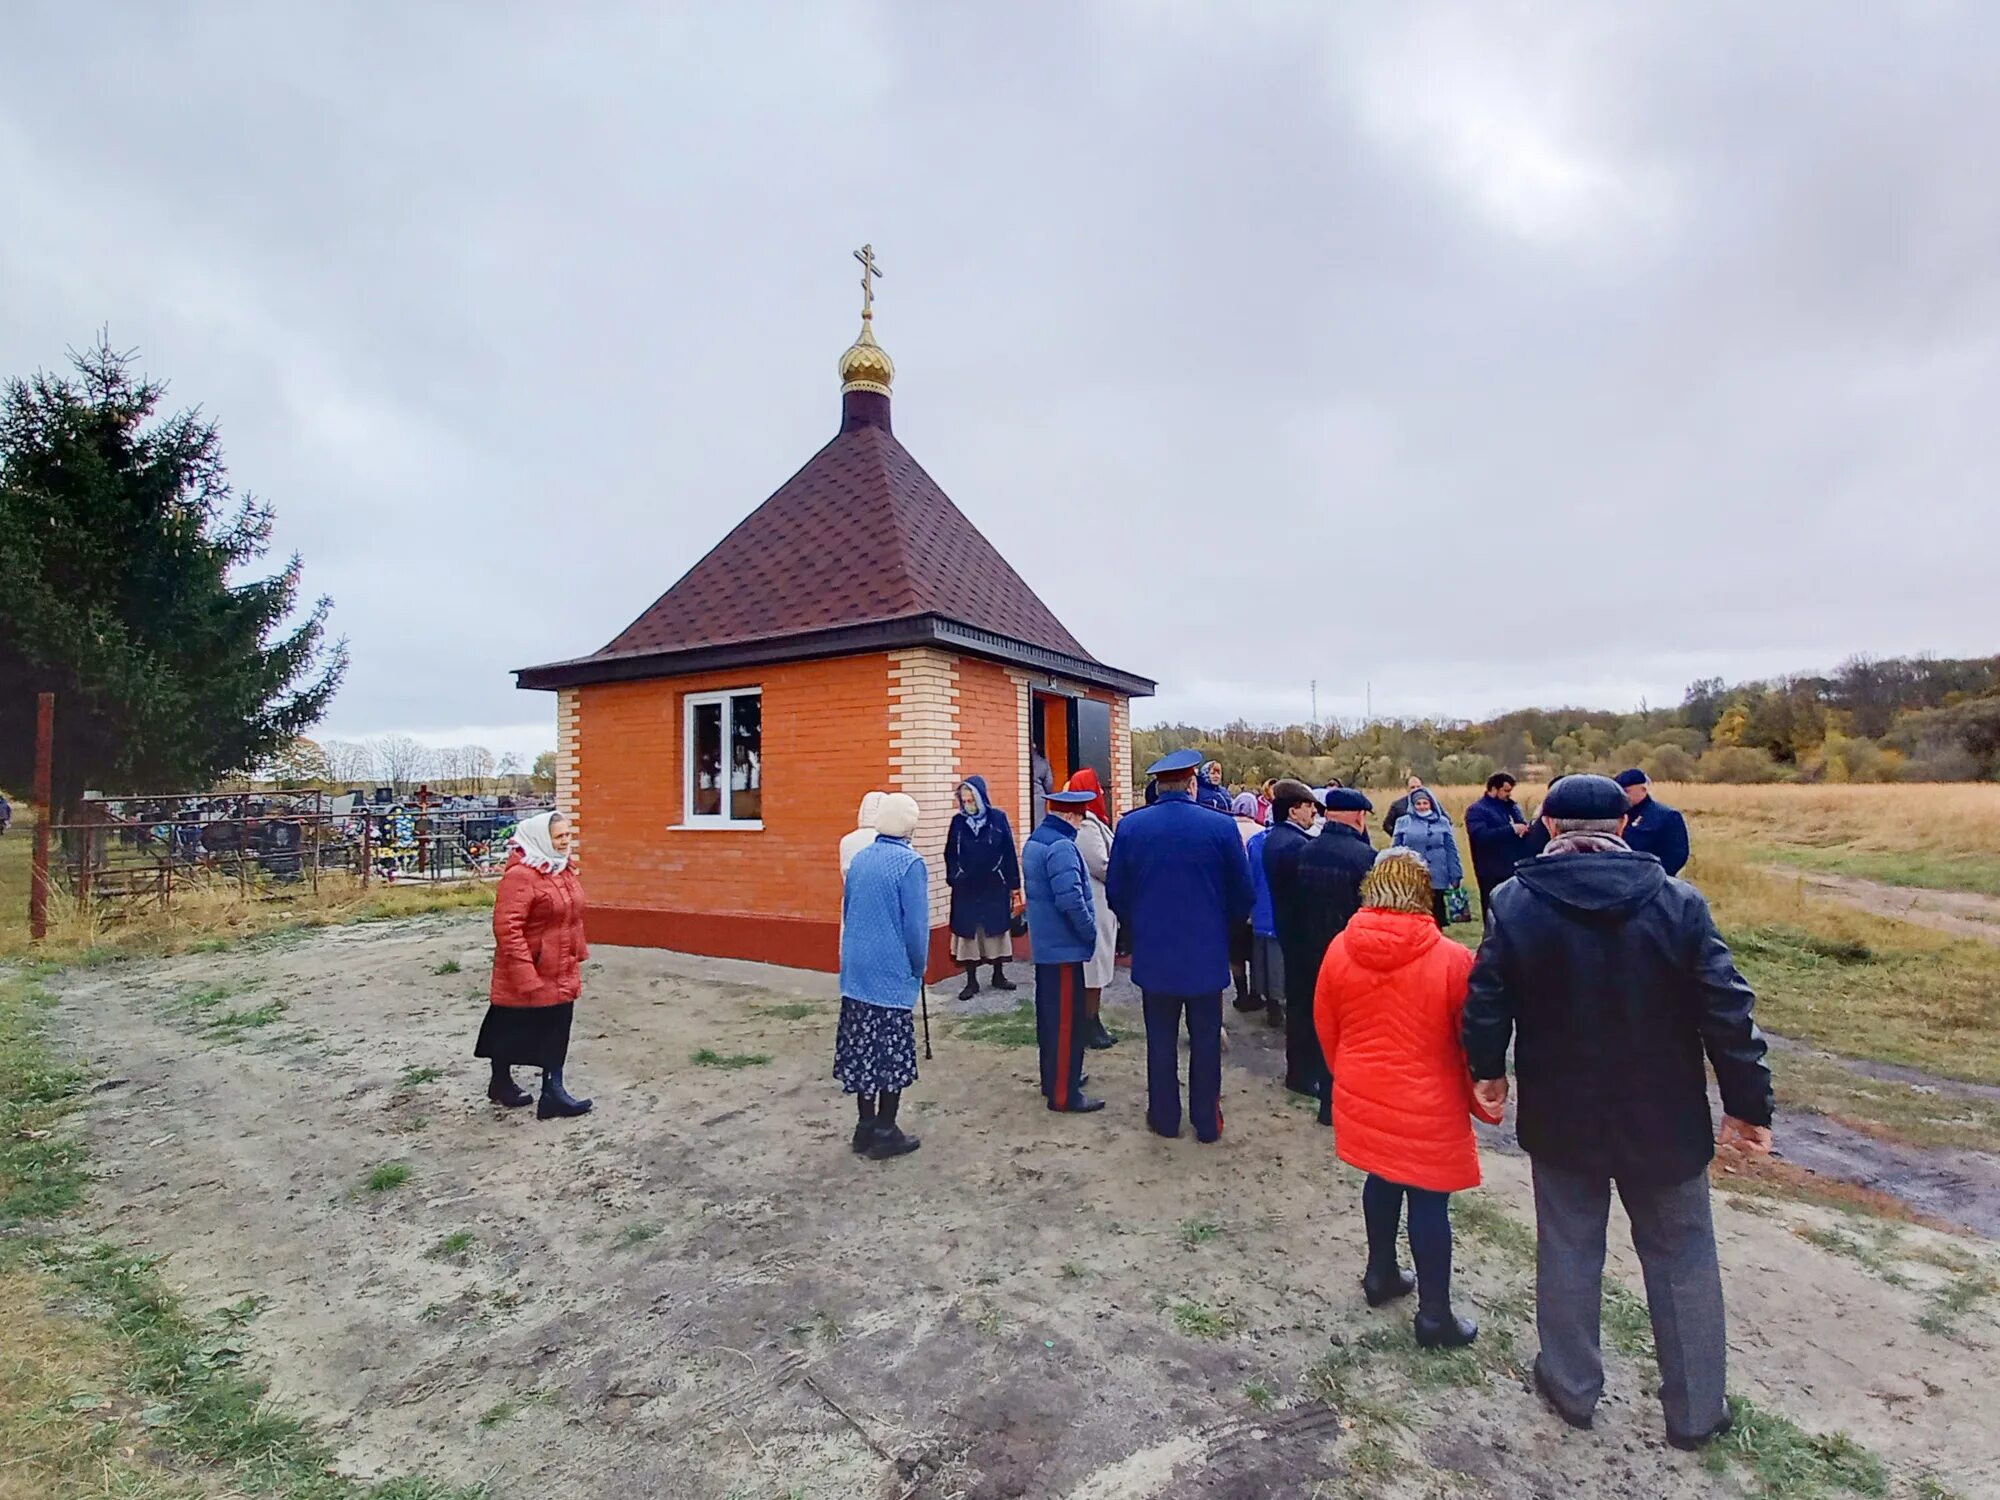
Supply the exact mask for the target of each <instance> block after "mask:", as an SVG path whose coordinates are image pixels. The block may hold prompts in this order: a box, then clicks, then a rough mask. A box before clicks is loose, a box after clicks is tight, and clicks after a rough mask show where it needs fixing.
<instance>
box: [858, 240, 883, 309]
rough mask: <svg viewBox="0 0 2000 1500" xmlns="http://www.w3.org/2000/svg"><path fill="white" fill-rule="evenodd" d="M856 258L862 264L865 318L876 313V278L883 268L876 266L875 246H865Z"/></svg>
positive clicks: (862, 299) (862, 302)
mask: <svg viewBox="0 0 2000 1500" xmlns="http://www.w3.org/2000/svg"><path fill="white" fill-rule="evenodd" d="M854 258H855V259H856V260H858V261H860V262H861V315H862V316H863V317H864V318H865V317H869V316H871V315H872V314H873V313H874V311H875V278H876V277H877V276H880V275H881V274H882V268H881V267H880V266H878V265H876V264H875V247H874V246H873V245H863V246H862V247H861V248H860V249H859V250H857V251H855V252H854Z"/></svg>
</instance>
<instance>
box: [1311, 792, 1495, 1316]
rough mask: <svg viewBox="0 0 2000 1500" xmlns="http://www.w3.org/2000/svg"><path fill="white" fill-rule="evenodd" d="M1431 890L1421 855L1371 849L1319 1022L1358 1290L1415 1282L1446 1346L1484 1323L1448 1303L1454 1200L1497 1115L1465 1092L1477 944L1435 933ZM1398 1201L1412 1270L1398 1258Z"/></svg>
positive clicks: (1377, 1299) (1327, 965)
mask: <svg viewBox="0 0 2000 1500" xmlns="http://www.w3.org/2000/svg"><path fill="white" fill-rule="evenodd" d="M1414 800H1415V799H1414V798H1413V799H1412V801H1413V803H1414ZM1411 813H1412V815H1414V814H1415V808H1414V806H1413V807H1412V809H1411ZM1408 822H1409V819H1408V818H1405V820H1404V823H1405V826H1407V825H1408ZM1431 895H1432V892H1431V878H1430V869H1429V867H1428V866H1427V865H1426V864H1425V863H1424V861H1423V859H1422V857H1421V856H1419V855H1418V854H1417V853H1416V852H1415V851H1413V850H1410V849H1384V850H1383V851H1382V852H1381V853H1380V854H1378V855H1376V856H1375V863H1374V865H1373V867H1372V868H1371V869H1370V870H1369V871H1368V873H1367V874H1366V875H1365V876H1363V877H1362V881H1361V903H1362V905H1361V910H1360V911H1358V912H1357V913H1355V915H1354V917H1353V919H1352V920H1350V921H1349V922H1348V924H1347V926H1346V927H1345V928H1344V929H1342V931H1341V932H1340V934H1339V935H1338V936H1337V937H1335V938H1334V940H1333V941H1332V943H1330V944H1329V945H1328V947H1327V950H1326V960H1325V962H1324V963H1322V964H1321V965H1320V971H1319V980H1318V983H1317V984H1316V986H1315V987H1314V990H1313V1020H1314V1023H1315V1029H1316V1030H1317V1031H1318V1033H1319V1043H1320V1047H1321V1050H1323V1051H1324V1052H1325V1054H1326V1060H1327V1064H1328V1066H1329V1067H1331V1068H1332V1070H1333V1131H1334V1136H1333V1138H1334V1150H1335V1151H1336V1152H1337V1153H1338V1154H1339V1156H1340V1159H1341V1160H1342V1161H1344V1162H1346V1163H1347V1164H1348V1165H1349V1166H1351V1167H1355V1168H1357V1169H1359V1170H1360V1171H1363V1172H1366V1173H1367V1174H1368V1179H1367V1181H1366V1182H1365V1183H1364V1184H1363V1185H1362V1188H1361V1216H1362V1219H1363V1221H1364V1222H1365V1224H1366V1226H1367V1230H1368V1266H1367V1271H1366V1274H1364V1275H1363V1276H1362V1278H1361V1290H1362V1295H1363V1296H1364V1297H1365V1298H1366V1299H1367V1301H1368V1305H1369V1306H1370V1307H1380V1306H1382V1305H1383V1304H1384V1303H1386V1302H1392V1301H1394V1300H1396V1299H1397V1298H1399V1297H1407V1296H1408V1295H1409V1294H1410V1293H1411V1292H1413V1291H1414V1292H1415V1293H1416V1294H1417V1317H1416V1337H1417V1342H1418V1343H1419V1344H1421V1345H1422V1346H1423V1347H1424V1348H1426V1349H1438V1348H1443V1349H1452V1348H1458V1347H1460V1346H1462V1345H1465V1344H1469V1343H1471V1342H1472V1340H1473V1339H1474V1338H1475V1337H1476V1336H1477V1334H1478V1332H1479V1328H1478V1325H1477V1324H1476V1323H1474V1322H1473V1321H1472V1320H1471V1319H1470V1318H1461V1317H1459V1316H1458V1315H1457V1314H1456V1313H1455V1312H1454V1311H1453V1310H1452V1305H1451V1210H1450V1206H1449V1200H1450V1198H1451V1195H1452V1194H1453V1193H1455V1192H1458V1191H1460V1190H1461V1189H1464V1188H1471V1187H1477V1186H1478V1185H1479V1148H1478V1146H1477V1144H1476V1143H1475V1142H1474V1140H1473V1136H1472V1116H1473V1115H1474V1114H1475V1113H1478V1114H1481V1117H1482V1118H1488V1119H1490V1118H1492V1117H1491V1116H1488V1115H1485V1114H1484V1113H1483V1112H1482V1111H1481V1110H1480V1108H1479V1105H1478V1102H1477V1101H1476V1100H1475V1099H1474V1097H1473V1093H1472V1074H1471V1071H1470V1069H1469V1068H1468V1067H1467V1066H1466V1061H1465V1045H1464V1043H1463V1041H1462V1040H1461V1039H1460V1035H1459V1021H1460V1017H1461V1015H1462V1013H1463V1012H1464V1010H1465V997H1466V988H1467V984H1468V981H1469V980H1470V979H1471V976H1472V954H1471V952H1470V951H1469V950H1467V949H1465V948H1463V947H1461V946H1459V945H1458V944H1457V943H1454V942H1451V941H1449V940H1447V939H1446V938H1445V937H1444V935H1443V934H1442V933H1441V932H1439V931H1438V925H1437V923H1436V922H1434V921H1432V920H1431ZM1406 1201H1407V1203H1408V1206H1409V1223H1410V1250H1411V1252H1412V1254H1413V1255H1414V1257H1415V1260H1416V1263H1417V1274H1416V1275H1415V1276H1411V1275H1409V1273H1407V1272H1406V1271H1404V1270H1403V1269H1402V1267H1401V1266H1400V1264H1399V1263H1398V1261H1399V1257H1398V1254H1397V1246H1398V1241H1399V1240H1400V1239H1401V1238H1402V1224H1403V1211H1404V1204H1405V1202H1406Z"/></svg>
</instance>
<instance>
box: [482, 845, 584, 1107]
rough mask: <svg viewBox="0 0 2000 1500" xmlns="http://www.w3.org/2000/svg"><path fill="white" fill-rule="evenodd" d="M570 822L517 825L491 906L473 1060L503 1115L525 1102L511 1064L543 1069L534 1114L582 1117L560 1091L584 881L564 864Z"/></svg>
mask: <svg viewBox="0 0 2000 1500" xmlns="http://www.w3.org/2000/svg"><path fill="white" fill-rule="evenodd" d="M569 840H570V831H569V820H568V819H567V818H565V817H564V816H563V815H562V814H561V813H559V812H547V813H538V814H536V815H535V816H534V817H532V818H523V819H522V820H521V825H520V827H518V828H516V829H515V830H514V837H513V839H512V840H511V841H510V843H511V846H512V849H513V852H512V853H511V854H509V855H508V856H507V868H506V870H505V871H504V872H502V874H501V876H500V890H499V894H498V895H496V896H495V897H494V899H493V983H492V986H491V988H490V989H489V990H488V992H487V993H488V998H489V999H490V1000H491V1001H492V1003H491V1004H490V1005H488V1006H487V1007H486V1020H485V1022H484V1023H483V1024H482V1025H481V1026H480V1028H479V1045H478V1046H476V1047H474V1048H473V1049H472V1053H473V1056H475V1057H483V1058H486V1059H488V1060H489V1061H490V1062H491V1063H492V1064H493V1081H492V1083H490V1084H488V1085H487V1088H486V1097H487V1098H489V1099H491V1100H492V1101H493V1102H494V1103H495V1104H500V1105H504V1106H506V1107H507V1108H509V1109H514V1108H517V1107H518V1106H520V1105H523V1104H527V1103H529V1102H530V1096H529V1095H528V1093H527V1092H526V1091H525V1090H524V1089H522V1088H521V1087H520V1086H519V1085H518V1084H516V1083H515V1082H514V1068H515V1067H516V1065H519V1066H522V1067H529V1068H540V1069H541V1070H542V1097H541V1100H540V1102H539V1103H538V1104H537V1105H536V1108H535V1114H536V1117H537V1118H539V1119H543V1120H552V1119H559V1118H562V1117H564V1116H567V1115H581V1114H587V1113H588V1112H589V1110H590V1101H589V1100H588V1099H576V1098H572V1097H571V1096H570V1092H569V1090H568V1089H566V1088H564V1087H563V1063H564V1061H565V1060H566V1059H567V1058H568V1056H569V1028H570V1021H571V1019H572V1017H573V1016H574V1015H575V1012H576V997H577V996H578V995H580V994H582V993H583V961H584V960H585V959H586V958H588V957H590V948H589V945H588V944H586V943H585V942H584V940H583V884H582V882H581V881H579V880H578V879H577V878H576V866H575V864H574V863H573V862H572V861H571V859H570V857H569Z"/></svg>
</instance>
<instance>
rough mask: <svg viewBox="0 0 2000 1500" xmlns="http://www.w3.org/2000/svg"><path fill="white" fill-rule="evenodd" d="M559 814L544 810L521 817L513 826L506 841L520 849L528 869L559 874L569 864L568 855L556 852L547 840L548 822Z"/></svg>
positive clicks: (554, 847)
mask: <svg viewBox="0 0 2000 1500" xmlns="http://www.w3.org/2000/svg"><path fill="white" fill-rule="evenodd" d="M561 816H562V814H560V813H555V812H545V813H536V814H535V815H534V816H533V817H532V818H523V819H521V822H520V826H519V827H517V828H515V830H514V836H513V837H512V838H511V839H509V840H508V841H507V842H508V844H509V845H511V846H512V847H513V848H516V849H519V850H520V851H521V862H522V863H523V864H525V865H527V866H528V867H529V868H530V869H534V870H540V871H542V872H543V873H544V874H548V875H559V874H561V873H562V871H563V869H564V868H565V867H566V866H567V865H568V864H569V856H568V855H567V854H558V853H556V846H555V845H554V844H553V843H551V842H550V841H549V824H550V823H551V822H553V821H554V820H555V819H557V818H559V817H561Z"/></svg>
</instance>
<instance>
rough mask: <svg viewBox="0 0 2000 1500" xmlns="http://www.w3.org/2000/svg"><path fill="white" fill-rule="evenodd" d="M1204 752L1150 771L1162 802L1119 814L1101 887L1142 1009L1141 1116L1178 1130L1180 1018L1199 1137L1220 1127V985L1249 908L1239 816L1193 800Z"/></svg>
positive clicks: (1169, 1132)
mask: <svg viewBox="0 0 2000 1500" xmlns="http://www.w3.org/2000/svg"><path fill="white" fill-rule="evenodd" d="M1200 765H1201V755H1200V754H1199V752H1197V751H1193V750H1178V751H1175V752H1174V753H1173V754H1172V755H1168V756H1165V757H1164V758H1162V759H1161V760H1159V761H1156V762H1155V763H1154V764H1153V765H1152V766H1150V767H1148V768H1147V772H1146V774H1147V775H1149V776H1153V777H1156V778H1157V779H1158V785H1159V800H1158V801H1157V802H1155V803H1154V804H1153V805H1152V806H1151V807H1143V808H1139V809H1137V810H1135V811H1133V812H1129V813H1127V814H1126V815H1125V817H1124V820H1123V821H1121V822H1120V823H1119V825H1118V838H1117V840H1116V841H1115V842H1114V843H1113V844H1112V846H1111V868H1110V871H1109V872H1108V874H1107V876H1106V879H1105V895H1106V896H1107V897H1108V898H1109V900H1110V902H1111V909H1112V910H1113V911H1114V912H1116V913H1117V914H1118V920H1119V922H1120V923H1121V924H1122V925H1123V926H1124V927H1125V929H1126V931H1128V932H1130V933H1131V934H1132V982H1133V983H1134V984H1136V985H1137V986H1138V987H1139V991H1140V993H1141V995H1142V996H1143V997H1144V999H1145V1006H1146V1123H1147V1125H1149V1126H1150V1127H1151V1128H1152V1129H1153V1131H1154V1132H1155V1133H1156V1134H1159V1135H1164V1136H1177V1135H1179V1134H1180V1133H1181V1080H1180V1054H1179V1043H1180V1029H1181V1017H1182V1016H1183V1015H1185V1016H1186V1017H1187V1029H1188V1101H1187V1107H1188V1114H1189V1115H1190V1116H1191V1117H1192V1118H1193V1120H1194V1133H1195V1137H1196V1139H1198V1140H1201V1141H1214V1140H1216V1139H1217V1138H1219V1137H1220V1136H1221V1134H1222V992H1223V990H1224V989H1226V988H1227V987H1228V985H1229V934H1230V931H1231V929H1233V928H1234V927H1236V926H1237V925H1238V924H1239V923H1241V922H1244V921H1247V920H1248V919H1249V916H1250V905H1251V899H1252V897H1251V890H1250V866H1249V863H1248V862H1247V861H1246V860H1245V858H1244V855H1243V837H1242V835H1241V834H1239V833H1238V832H1237V831H1236V824H1235V823H1234V822H1233V821H1232V820H1231V819H1228V818H1218V817H1216V816H1215V814H1214V813H1212V812H1210V811H1209V810H1208V809H1207V808H1205V807H1200V806H1198V805H1196V803H1195V799H1194V778H1195V772H1196V769H1197V768H1198V767H1199V766H1200Z"/></svg>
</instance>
